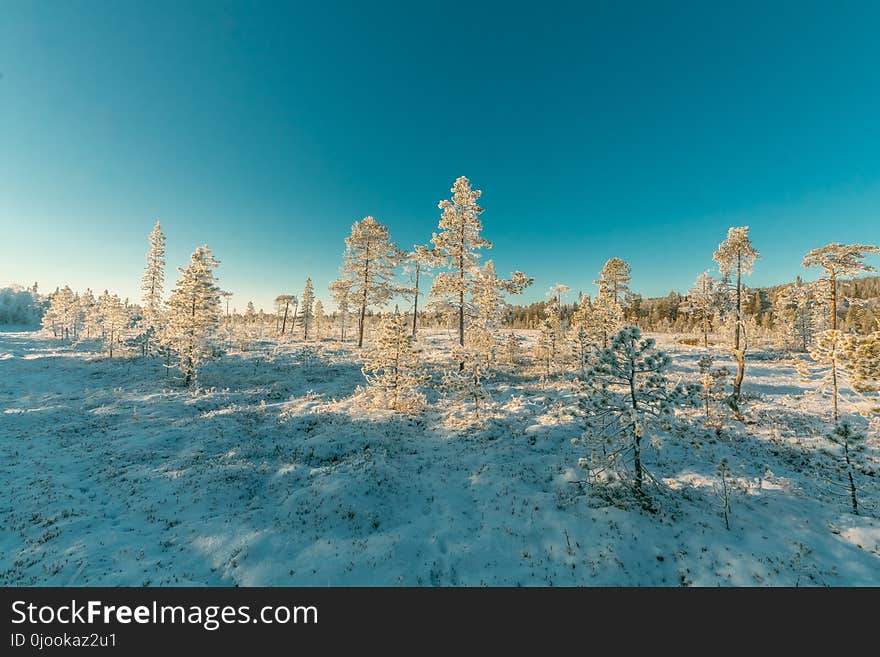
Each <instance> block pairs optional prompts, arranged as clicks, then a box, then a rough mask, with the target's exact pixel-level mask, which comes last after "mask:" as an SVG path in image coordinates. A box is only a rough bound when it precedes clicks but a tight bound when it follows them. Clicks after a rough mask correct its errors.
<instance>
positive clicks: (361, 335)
mask: <svg viewBox="0 0 880 657" xmlns="http://www.w3.org/2000/svg"><path fill="white" fill-rule="evenodd" d="M366 314H367V295H366V294H364V300H363V302H362V303H361V317H360V320H359V321H358V348H361V347H363V346H364V317H365V316H366Z"/></svg>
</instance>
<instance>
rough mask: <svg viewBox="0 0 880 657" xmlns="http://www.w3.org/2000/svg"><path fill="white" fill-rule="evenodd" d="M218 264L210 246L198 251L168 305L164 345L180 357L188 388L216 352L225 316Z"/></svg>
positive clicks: (178, 359) (179, 362)
mask: <svg viewBox="0 0 880 657" xmlns="http://www.w3.org/2000/svg"><path fill="white" fill-rule="evenodd" d="M218 264H219V263H218V261H217V260H215V259H214V256H213V254H212V253H211V249H209V248H208V246H207V245H205V246H200V247H199V248H197V249H196V250H195V252H193V254H192V256H191V258H190V262H189V264H188V265H187V266H186V268H183V267H179V268H178V271H179V272H180V275H181V276H180V280H178V281H177V283H176V284H175V286H174V290H172V292H171V298H170V299H169V300H168V302H167V307H168V323H167V326H166V329H165V333H164V336H163V344H164V345H165V346H167V347H168V348H169V349H170V350H171V351H172V352H173V354H174V355H175V357H176V358H177V362H178V366H179V367H180V370H181V371H182V372H183V377H184V384H185V385H189V384H190V383H191V382H192V381H193V379H194V378H195V376H196V374H197V372H198V368H199V366H200V364H201V363H202V362H203V361H204V360H205V359H207V358H208V357H210V356H211V355H212V352H213V347H214V345H213V340H214V336H215V333H216V331H217V327H218V325H219V323H220V313H221V307H220V288H219V287H218V286H217V278H216V276H215V275H214V269H215V268H216V267H217V265H218ZM250 305H251V308H253V304H250Z"/></svg>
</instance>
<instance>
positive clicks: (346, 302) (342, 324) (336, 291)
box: [330, 278, 354, 342]
mask: <svg viewBox="0 0 880 657" xmlns="http://www.w3.org/2000/svg"><path fill="white" fill-rule="evenodd" d="M353 286H354V280H352V279H350V278H338V279H336V280H335V281H333V282H332V283H330V296H331V297H332V298H333V301H334V302H335V303H336V319H337V321H339V339H340V340H341V341H342V342H345V329H346V326H347V325H348V315H349V313H350V312H351V298H352V292H351V289H352V287H353Z"/></svg>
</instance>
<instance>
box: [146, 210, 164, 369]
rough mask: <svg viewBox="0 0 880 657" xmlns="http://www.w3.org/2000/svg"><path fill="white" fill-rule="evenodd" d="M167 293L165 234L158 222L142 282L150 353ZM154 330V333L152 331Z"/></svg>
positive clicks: (148, 252) (158, 330) (147, 345)
mask: <svg viewBox="0 0 880 657" xmlns="http://www.w3.org/2000/svg"><path fill="white" fill-rule="evenodd" d="M164 291H165V234H164V233H163V232H162V226H161V224H160V223H159V222H158V221H157V222H156V225H155V226H153V231H152V232H151V233H150V248H149V249H148V250H147V264H146V267H145V268H144V276H143V279H142V280H141V292H142V297H141V299H142V301H143V315H142V317H143V319H142V321H143V331H144V334H145V336H146V342H145V345H144V350H145V352H146V353H149V352H150V349H151V345H152V336H153V335H158V334H159V333H160V331H161V327H162V324H163V317H162V295H163V293H164ZM150 329H152V331H150Z"/></svg>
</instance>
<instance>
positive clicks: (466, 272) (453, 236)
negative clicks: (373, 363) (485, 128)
mask: <svg viewBox="0 0 880 657" xmlns="http://www.w3.org/2000/svg"><path fill="white" fill-rule="evenodd" d="M450 191H451V192H452V199H451V200H446V199H444V200H442V201H440V203H439V204H438V207H439V208H440V210H441V211H442V212H441V215H440V224H439V229H440V232H439V233H434V236H433V237H432V238H431V242H432V243H433V244H434V248H436V249H437V252H438V254H439V255H440V257H442V258H443V260H444V261H445V265H446V267H447V268H448V269H449V271H445V272H441V273H439V274H437V276H435V277H434V284H433V286H432V287H431V297H432V298H433V299H435V300H437V301H441V302H445V303H447V304H450V305H451V306H452V307H453V308H454V309H455V311H456V312H457V314H458V344H459V345H461V346H464V343H465V341H464V334H465V313H466V310H467V308H466V303H465V297H466V295H467V294H468V291H469V288H470V283H471V279H472V278H473V277H474V275H475V274H476V272H477V269H476V265H477V259H478V258H479V250H480V249H484V248H485V249H490V248H492V244H491V242H489V241H487V240H485V239H483V238H482V237H481V235H480V232H481V231H482V229H483V224H482V222H481V221H480V215H481V214H482V213H483V208H481V207H480V206H479V205H477V201H478V200H479V198H480V195H481V194H482V192H481V191H480V190H478V189H472V188H471V183H470V181H469V180H468V179H467V178H465V177H464V176H461V177H460V178H458V179H457V180H456V181H455V183H454V184H453V185H452V189H451V190H450ZM460 367H462V368H463V367H464V362H461V363H460Z"/></svg>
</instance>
